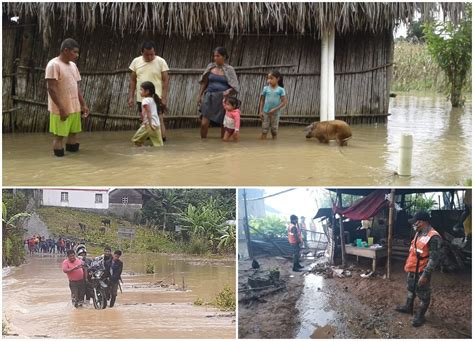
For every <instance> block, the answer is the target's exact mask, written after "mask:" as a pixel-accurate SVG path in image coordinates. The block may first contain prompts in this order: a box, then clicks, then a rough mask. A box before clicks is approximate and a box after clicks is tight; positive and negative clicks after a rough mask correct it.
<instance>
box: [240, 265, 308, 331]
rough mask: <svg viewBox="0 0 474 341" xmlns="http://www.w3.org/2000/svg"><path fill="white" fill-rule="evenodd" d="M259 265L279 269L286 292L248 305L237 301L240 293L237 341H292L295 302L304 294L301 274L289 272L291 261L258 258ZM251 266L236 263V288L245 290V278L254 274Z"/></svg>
mask: <svg viewBox="0 0 474 341" xmlns="http://www.w3.org/2000/svg"><path fill="white" fill-rule="evenodd" d="M258 262H259V263H260V268H261V269H263V270H268V269H271V268H276V267H278V268H279V270H280V279H281V280H282V281H284V282H285V283H286V289H284V290H281V291H278V292H275V293H274V294H269V295H268V296H263V297H262V298H261V299H260V301H258V302H257V301H251V302H248V303H247V302H245V303H243V302H240V301H241V299H242V298H243V297H244V295H243V294H242V293H239V296H238V298H239V338H246V339H258V338H265V339H280V338H283V339H291V338H293V337H294V330H295V329H296V328H297V326H298V324H299V321H298V317H297V312H298V311H297V308H296V302H297V301H298V299H299V297H300V295H301V293H302V291H303V282H304V277H303V273H302V272H299V273H298V272H292V271H291V267H292V264H291V262H290V261H288V260H286V259H284V258H279V257H266V258H259V259H258ZM251 263H252V262H251V261H239V289H241V288H244V287H245V285H246V284H247V278H248V275H249V274H252V273H253V272H254V271H253V270H252V266H251ZM303 264H304V263H303ZM306 264H309V263H308V262H306ZM290 276H291V277H290Z"/></svg>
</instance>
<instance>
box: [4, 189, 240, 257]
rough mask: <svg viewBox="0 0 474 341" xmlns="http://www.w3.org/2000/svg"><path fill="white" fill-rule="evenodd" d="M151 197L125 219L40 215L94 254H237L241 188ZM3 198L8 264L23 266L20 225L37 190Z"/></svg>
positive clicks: (57, 210)
mask: <svg viewBox="0 0 474 341" xmlns="http://www.w3.org/2000/svg"><path fill="white" fill-rule="evenodd" d="M146 194H147V195H148V198H147V200H146V201H145V203H144V206H143V208H142V209H141V210H138V211H136V212H135V213H133V214H130V212H129V214H128V215H127V216H125V217H117V216H113V215H106V214H103V213H100V212H95V211H90V210H80V209H71V208H64V207H41V208H37V209H36V210H35V212H36V213H37V214H38V215H39V217H40V218H41V220H42V221H43V222H44V223H45V224H46V225H47V227H48V230H49V232H50V234H51V236H53V237H55V238H58V237H60V236H61V237H64V238H69V239H73V240H75V241H84V242H85V243H87V246H88V249H89V253H91V252H101V251H102V248H103V247H104V246H106V245H108V246H110V247H111V248H112V249H122V250H123V251H128V252H137V253H143V252H163V253H186V254H193V255H207V256H210V255H222V254H234V252H235V241H236V237H235V234H236V231H235V225H234V224H233V223H231V222H230V220H235V190H229V189H209V190H206V189H202V190H201V189H162V190H147V192H146ZM3 199H4V210H3V213H4V214H3V217H4V219H3V264H5V265H9V264H14V265H17V264H21V262H22V261H23V260H24V245H23V233H24V231H23V230H21V229H19V228H17V227H16V225H15V222H16V221H17V220H18V219H20V218H22V217H24V216H25V215H24V214H23V213H22V212H23V211H24V210H25V209H26V206H27V205H28V203H29V202H30V201H31V200H32V199H34V191H30V190H4V191H3ZM7 212H8V214H9V215H10V217H9V219H7V216H6V213H7ZM103 219H109V220H110V226H104V225H103V224H102V220H103ZM79 223H81V224H83V225H85V226H86V228H85V230H81V228H80V226H79ZM119 228H127V229H133V230H134V231H135V237H134V239H133V240H129V239H121V238H119V237H118V231H119Z"/></svg>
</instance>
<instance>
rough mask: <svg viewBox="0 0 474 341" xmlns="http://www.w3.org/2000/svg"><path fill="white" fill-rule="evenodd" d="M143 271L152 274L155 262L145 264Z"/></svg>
mask: <svg viewBox="0 0 474 341" xmlns="http://www.w3.org/2000/svg"><path fill="white" fill-rule="evenodd" d="M145 273H147V274H154V273H155V264H153V263H147V264H146V266H145Z"/></svg>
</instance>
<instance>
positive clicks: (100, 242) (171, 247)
mask: <svg viewBox="0 0 474 341" xmlns="http://www.w3.org/2000/svg"><path fill="white" fill-rule="evenodd" d="M36 212H37V213H38V215H39V216H40V217H41V220H43V222H44V223H45V224H46V225H47V226H48V229H49V232H50V233H51V234H52V235H54V236H55V237H59V236H63V237H66V238H71V239H74V240H81V239H84V240H85V241H86V243H87V244H88V245H90V246H96V247H100V248H101V247H103V246H105V245H109V246H111V247H112V248H121V249H124V250H127V251H131V252H144V251H151V252H176V251H178V250H177V249H178V247H177V245H176V244H175V243H174V242H173V240H172V238H171V236H169V234H167V233H160V232H156V233H155V232H154V231H152V230H150V229H149V228H144V227H142V226H139V225H134V224H132V223H130V222H128V221H126V220H124V219H121V218H118V217H115V216H111V215H104V214H99V213H93V212H86V211H81V210H76V209H72V208H64V207H42V208H39V209H37V210H36ZM104 218H105V219H110V227H107V228H106V229H105V231H104V229H103V228H102V223H101V220H102V219H104ZM79 223H82V224H85V225H86V230H85V232H82V231H81V229H80V227H79ZM119 227H125V228H136V232H135V239H134V240H133V241H132V242H130V241H128V240H120V239H119V238H118V235H117V231H118V228H119ZM101 228H102V229H101Z"/></svg>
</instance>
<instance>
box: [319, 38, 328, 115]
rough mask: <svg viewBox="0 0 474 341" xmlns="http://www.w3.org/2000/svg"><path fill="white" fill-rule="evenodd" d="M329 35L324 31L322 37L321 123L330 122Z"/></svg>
mask: <svg viewBox="0 0 474 341" xmlns="http://www.w3.org/2000/svg"><path fill="white" fill-rule="evenodd" d="M328 52H329V35H328V34H327V32H326V31H324V32H323V33H322V35H321V77H320V78H319V88H320V105H319V118H320V121H327V120H328V58H329V54H328Z"/></svg>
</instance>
